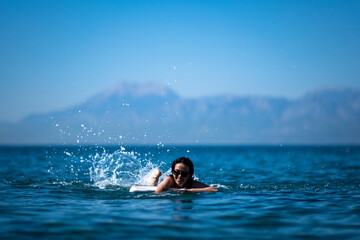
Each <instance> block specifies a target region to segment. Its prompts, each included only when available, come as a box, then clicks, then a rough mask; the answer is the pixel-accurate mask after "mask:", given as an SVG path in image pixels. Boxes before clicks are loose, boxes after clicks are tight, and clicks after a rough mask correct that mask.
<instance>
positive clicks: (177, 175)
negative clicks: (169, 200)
mask: <svg viewBox="0 0 360 240" xmlns="http://www.w3.org/2000/svg"><path fill="white" fill-rule="evenodd" d="M171 172H172V174H171V175H169V176H166V177H165V179H164V180H163V181H162V182H161V183H160V184H159V185H158V186H157V188H156V191H155V193H161V192H163V191H166V190H168V189H169V188H183V189H185V190H186V191H190V192H217V191H218V190H217V189H216V188H214V187H210V186H208V185H206V184H204V183H202V182H198V181H195V180H194V179H193V178H192V176H193V174H194V165H193V163H192V162H191V160H190V159H189V158H186V157H180V158H178V159H176V160H174V161H173V163H172V165H171ZM160 175H161V172H160V171H158V172H157V174H155V176H154V177H153V181H154V182H155V183H156V182H157V180H158V179H159V177H160Z"/></svg>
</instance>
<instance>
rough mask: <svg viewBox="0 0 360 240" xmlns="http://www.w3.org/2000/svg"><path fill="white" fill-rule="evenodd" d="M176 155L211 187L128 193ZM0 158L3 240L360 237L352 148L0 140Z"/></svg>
mask: <svg viewBox="0 0 360 240" xmlns="http://www.w3.org/2000/svg"><path fill="white" fill-rule="evenodd" d="M180 156H187V157H189V158H191V159H192V160H193V162H194V165H195V178H196V179H198V180H199V181H201V182H204V183H207V184H209V185H211V186H214V187H216V188H218V189H219V192H217V193H190V192H185V193H178V192H166V193H163V194H159V195H156V194H154V193H130V192H129V188H130V186H131V185H133V184H141V183H146V181H147V179H148V178H149V175H151V171H152V169H154V168H155V167H159V168H160V170H161V171H162V172H163V173H164V174H163V176H164V175H166V174H169V173H170V166H171V162H172V161H173V160H174V159H175V158H177V157H180ZM0 159H1V166H0V193H1V194H0V238H1V239H223V238H226V239H360V147H356V146H339V147H325V146H320V147H317V146H313V147H310V146H305V147H301V146H291V147H284V146H277V147H275V146H271V147H266V146H264V147H263V146H203V147H186V146H183V147H181V146H175V147H174V146H164V145H158V146H129V147H127V146H111V147H106V146H105V147H104V146H87V147H52V146H49V147H0ZM162 178H163V177H162Z"/></svg>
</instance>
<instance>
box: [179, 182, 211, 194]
mask: <svg viewBox="0 0 360 240" xmlns="http://www.w3.org/2000/svg"><path fill="white" fill-rule="evenodd" d="M186 191H189V192H217V191H218V190H217V189H216V188H214V187H210V186H209V185H206V184H205V183H202V182H198V181H194V182H193V185H192V188H187V189H186Z"/></svg>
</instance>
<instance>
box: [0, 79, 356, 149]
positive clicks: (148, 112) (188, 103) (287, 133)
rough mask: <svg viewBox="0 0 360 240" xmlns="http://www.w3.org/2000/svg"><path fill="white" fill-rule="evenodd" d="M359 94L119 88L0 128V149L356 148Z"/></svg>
mask: <svg viewBox="0 0 360 240" xmlns="http://www.w3.org/2000/svg"><path fill="white" fill-rule="evenodd" d="M359 143H360V89H352V88H337V89H322V90H317V91H314V92H311V93H308V94H306V95H305V96H303V97H301V98H299V99H295V100H290V99H286V98H273V97H242V96H227V95H224V96H214V97H204V98H194V99H187V98H181V97H180V96H179V95H178V94H176V93H174V92H173V91H172V90H170V89H168V88H166V87H164V86H159V85H156V84H141V85H136V84H125V83H124V84H119V85H117V86H115V87H113V88H111V89H109V90H108V91H105V92H102V93H100V94H98V95H96V96H94V97H92V98H90V99H88V100H87V101H85V102H84V103H83V104H80V105H78V106H74V107H71V108H69V109H66V110H64V111H56V112H51V113H48V114H34V115H30V116H28V117H26V118H24V119H22V120H21V121H19V122H16V123H0V144H3V145H11V144H61V145H62V144H79V145H87V144H90V145H91V144H199V145H204V144H359Z"/></svg>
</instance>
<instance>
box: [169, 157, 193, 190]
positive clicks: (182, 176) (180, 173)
mask: <svg viewBox="0 0 360 240" xmlns="http://www.w3.org/2000/svg"><path fill="white" fill-rule="evenodd" d="M172 174H173V176H174V180H175V182H176V184H177V185H178V186H179V187H185V184H186V182H187V180H188V179H189V178H190V173H189V167H188V166H186V165H185V164H183V163H178V164H176V165H175V168H174V171H173V173H172Z"/></svg>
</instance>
